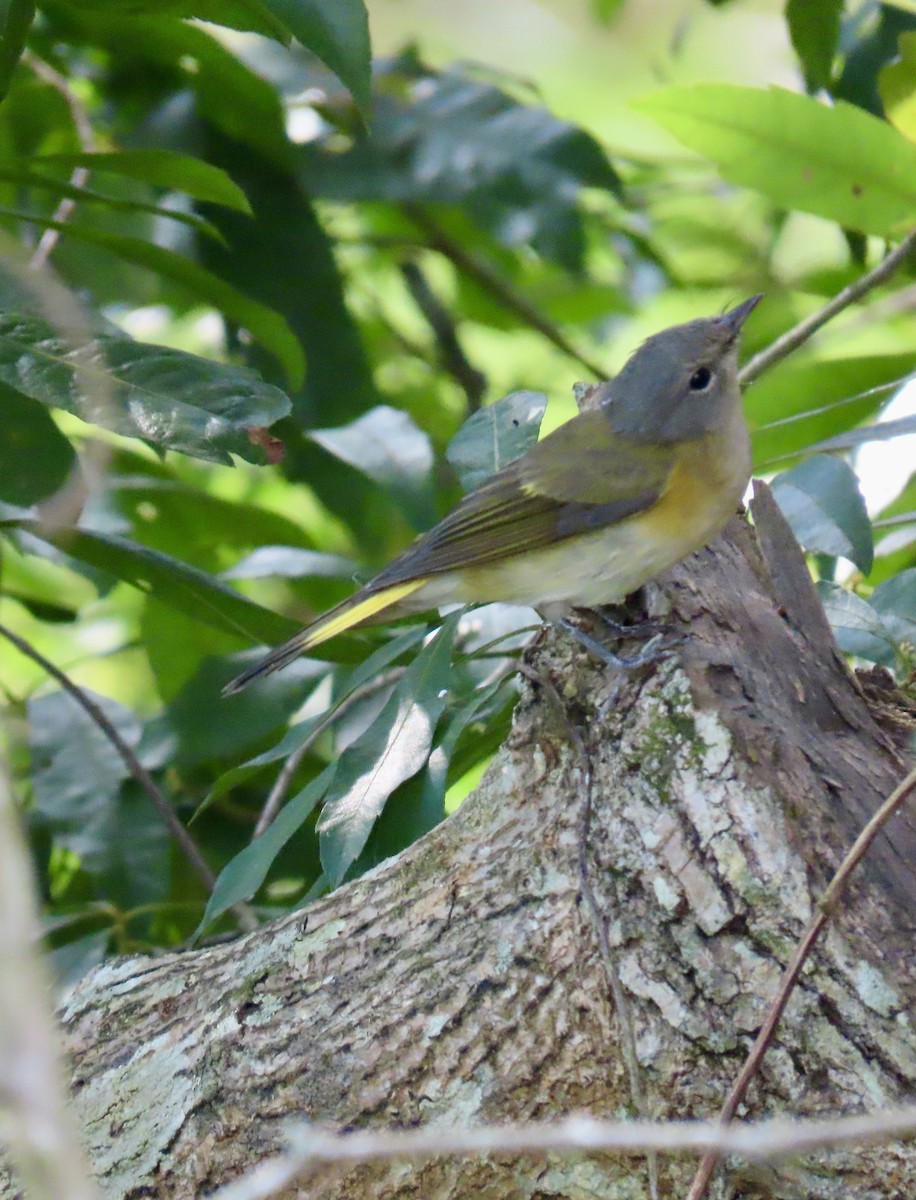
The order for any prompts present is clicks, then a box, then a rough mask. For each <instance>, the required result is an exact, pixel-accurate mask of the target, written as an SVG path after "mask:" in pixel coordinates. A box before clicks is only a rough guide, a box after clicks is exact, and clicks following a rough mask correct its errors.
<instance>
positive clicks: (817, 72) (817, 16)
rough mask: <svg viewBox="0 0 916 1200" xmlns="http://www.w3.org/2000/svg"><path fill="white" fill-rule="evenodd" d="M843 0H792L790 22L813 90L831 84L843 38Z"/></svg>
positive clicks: (794, 44)
mask: <svg viewBox="0 0 916 1200" xmlns="http://www.w3.org/2000/svg"><path fill="white" fill-rule="evenodd" d="M842 15H843V0H788V3H787V4H786V22H787V24H788V26H789V36H790V37H791V39H792V45H793V47H794V48H795V53H796V54H797V55H798V57H799V60H800V61H801V64H802V67H803V69H804V73H805V83H806V85H807V87H808V90H809V91H812V92H816V91H818V90H819V89H820V88H825V87H827V86H828V84H829V83H830V77H831V75H832V72H833V60H834V57H835V55H836V50H837V43H838V41H839V38H840V17H841V16H842Z"/></svg>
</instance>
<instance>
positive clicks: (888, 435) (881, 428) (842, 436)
mask: <svg viewBox="0 0 916 1200" xmlns="http://www.w3.org/2000/svg"><path fill="white" fill-rule="evenodd" d="M910 433H916V413H913V414H912V415H911V416H909V417H898V418H897V419H896V420H894V421H876V422H875V424H874V425H866V426H865V427H864V428H862V429H849V430H847V431H846V433H838V434H837V435H836V437H831V438H825V439H824V441H822V442H816V443H815V444H814V445H813V446H811V447H809V449H810V450H812V451H821V450H851V449H852V448H853V447H854V446H863V445H864V444H865V443H866V442H887V441H890V440H891V439H892V438H896V437H904V436H906V435H907V434H910Z"/></svg>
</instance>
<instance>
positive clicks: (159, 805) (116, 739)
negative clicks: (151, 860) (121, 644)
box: [0, 625, 258, 932]
mask: <svg viewBox="0 0 916 1200" xmlns="http://www.w3.org/2000/svg"><path fill="white" fill-rule="evenodd" d="M0 636H2V637H5V638H6V640H7V641H8V642H12V644H13V645H14V646H15V647H16V649H17V650H19V651H20V652H21V653H22V654H24V655H25V656H26V658H30V659H31V660H32V661H33V662H36V663H38V665H39V666H40V667H41V668H42V670H44V671H46V672H47V674H48V675H50V676H51V678H52V679H56V680H57V682H58V683H59V684H60V686H61V687H62V688H63V689H64V691H65V692H66V693H67V694H68V695H69V696H72V697H73V699H74V700H75V701H76V703H77V704H78V705H79V706H80V708H82V709H83V711H84V712H85V713H86V714H87V715H88V716H89V717H90V719H91V720H92V721H94V722H95V724H96V725H97V726H98V728H99V729H100V730H101V731H102V733H103V734H104V735H105V737H106V738H107V739H108V740H109V742H110V743H111V744H112V746H114V748H115V750H116V751H117V752H118V754H119V755H120V757H121V760H122V762H123V763H124V765H125V766H126V767H127V769H128V771H129V772H130V774H131V777H132V778H133V779H134V780H135V781H136V782H137V783H138V784H139V785H140V787H141V788H142V789H143V791H144V792H145V793H146V795H147V797H148V799H149V800H150V802H151V803H152V805H153V807H154V808H155V810H156V812H157V813H158V814H159V816H160V817H161V818H162V821H163V822H164V824H165V826H166V828H167V829H168V831H169V833H170V834H171V836H172V838H173V839H174V841H175V843H176V845H177V846H178V847H179V849H180V850H181V852H182V853H183V854H184V856H185V858H186V859H187V860H188V862H189V863H190V864H191V866H192V867H193V869H194V871H195V872H196V874H197V876H198V878H199V879H200V881H201V882H202V883H203V885H204V887H205V888H206V889H207V893H208V894H209V893H211V892H212V891H213V887H214V885H215V883H216V876H215V875H214V874H213V872H212V871H211V870H210V868H209V866H208V865H207V863H206V861H205V859H204V857H203V855H202V854H201V852H200V850H198V848H197V844H196V843H195V841H194V839H193V838H192V837H191V835H190V834H189V833H188V831H187V829H185V827H184V825H182V823H181V822H180V821H179V820H178V817H177V816H176V815H175V811H174V809H173V808H172V806H171V804H169V802H168V800H167V799H166V798H165V796H164V795H163V794H162V792H161V791H160V789H159V788H158V786H157V785H156V782H155V780H154V779H153V777H152V775H150V773H149V771H147V769H146V767H144V766H143V764H142V763H141V762H140V760H139V758H137V756H136V754H134V752H133V750H131V748H130V746H128V744H127V742H125V741H124V739H123V738H122V737H121V735H120V733H118V731H117V729H116V728H115V727H114V725H113V724H112V723H111V721H109V719H108V717H106V716H105V714H104V712H102V710H101V708H99V706H98V705H97V704H96V703H95V701H94V700H92V699H90V697H89V696H88V695H87V694H86V692H85V691H84V690H83V689H82V688H81V687H79V686H78V685H77V684H75V683H74V682H73V680H72V679H71V678H70V677H69V675H65V674H64V672H63V671H62V670H61V669H60V668H59V667H56V666H55V665H54V663H52V662H51V661H50V660H49V659H47V658H45V656H44V655H43V654H42V653H41V652H40V651H38V650H36V649H35V647H34V646H32V645H31V644H30V643H29V642H27V641H25V640H24V639H23V638H21V637H19V635H18V634H15V633H13V631H12V630H11V629H7V627H6V626H5V625H0ZM232 911H233V912H234V913H235V915H236V917H237V918H238V921H239V924H240V926H241V927H242V928H243V929H244V930H245V931H246V932H250V931H251V930H252V929H256V928H257V925H258V922H257V919H256V918H255V917H254V914H253V913H252V912H251V910H250V909H249V908H248V907H247V905H246V906H244V909H243V908H242V906H236V907H235V908H233V910H232Z"/></svg>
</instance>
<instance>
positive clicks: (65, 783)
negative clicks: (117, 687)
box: [28, 691, 161, 875]
mask: <svg viewBox="0 0 916 1200" xmlns="http://www.w3.org/2000/svg"><path fill="white" fill-rule="evenodd" d="M89 697H90V699H92V700H93V701H94V703H95V704H97V705H98V707H99V708H100V709H101V710H102V712H103V713H104V715H105V717H106V718H107V720H108V721H109V722H110V724H111V725H113V726H114V728H115V729H116V730H117V732H118V733H119V734H120V735H121V738H122V739H123V740H124V741H125V742H126V743H127V745H128V746H131V747H136V745H137V743H138V742H139V740H140V731H141V726H140V721H139V719H138V718H137V716H136V715H135V714H134V713H132V712H131V711H130V710H129V709H127V708H125V707H124V706H123V705H121V704H118V703H117V702H116V701H114V700H111V699H109V698H108V697H106V696H97V695H94V694H92V693H89ZM28 713H29V744H30V747H31V753H32V780H33V788H34V802H33V805H32V808H31V810H30V813H31V814H32V817H33V819H34V818H37V819H39V820H40V821H41V822H43V823H44V824H45V825H46V826H47V827H48V828H49V829H50V830H51V834H52V836H53V838H54V840H55V842H57V843H58V844H59V845H61V846H63V847H65V848H66V849H68V850H70V851H72V853H73V854H75V855H76V856H77V857H78V858H79V860H80V863H81V865H82V867H83V869H84V870H85V871H86V872H87V873H88V874H90V875H102V874H105V873H110V872H112V871H113V870H115V869H116V868H117V866H118V865H119V864H120V865H121V866H122V867H123V866H124V854H125V851H127V852H128V853H129V850H130V848H133V849H134V850H136V851H137V852H138V853H139V852H140V843H141V842H142V843H147V842H148V840H149V838H150V836H151V830H150V823H149V822H148V821H147V820H146V817H147V816H148V810H149V809H150V807H151V806H150V803H149V800H148V799H147V798H146V797H144V803H145V806H146V807H145V809H144V810H143V811H142V812H141V811H140V810H139V808H138V806H137V805H136V804H134V803H130V804H129V805H127V809H129V811H130V814H131V816H132V817H133V818H134V819H135V824H136V828H135V829H134V830H132V829H131V828H130V827H129V826H127V825H126V824H125V816H126V815H127V809H126V808H125V806H124V804H122V800H121V786H122V784H123V782H124V781H125V780H126V779H127V778H129V775H130V772H129V770H128V768H127V766H126V765H125V763H124V761H123V759H122V758H121V755H120V754H119V753H118V751H117V750H116V749H115V748H114V746H113V745H112V744H111V742H110V741H109V739H108V737H107V736H106V734H105V733H103V732H102V730H101V729H100V728H99V726H98V725H97V724H96V722H95V721H94V720H93V719H92V717H90V716H89V714H88V713H87V712H86V711H85V710H84V709H83V708H82V707H81V706H80V705H79V704H77V703H76V701H75V700H74V699H73V697H72V696H70V695H68V694H67V693H66V692H62V691H58V692H52V693H51V694H50V695H47V696H41V697H39V698H38V699H37V700H32V701H30V702H29V709H28ZM137 818H139V819H137ZM153 824H154V825H155V826H156V827H161V822H160V821H159V818H158V817H157V818H156V819H155V821H154V822H153ZM153 841H154V842H155V841H157V838H156V837H155V836H154V837H153ZM160 848H161V846H160Z"/></svg>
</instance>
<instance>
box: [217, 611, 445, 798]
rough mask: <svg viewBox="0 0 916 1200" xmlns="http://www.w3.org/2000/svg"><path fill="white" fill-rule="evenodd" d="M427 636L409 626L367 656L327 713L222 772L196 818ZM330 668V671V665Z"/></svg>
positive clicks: (284, 754)
mask: <svg viewBox="0 0 916 1200" xmlns="http://www.w3.org/2000/svg"><path fill="white" fill-rule="evenodd" d="M425 636H426V627H425V626H424V627H422V628H417V629H409V630H408V631H407V632H406V633H402V634H401V635H400V637H397V638H393V639H392V640H391V641H390V642H386V643H385V645H383V646H380V647H379V648H378V650H376V651H375V652H374V653H373V654H370V655H369V657H368V658H366V659H365V660H364V661H363V662H362V663H360V665H359V666H358V667H356V669H355V670H354V671H352V672H351V673H350V674H349V675H348V676H347V677H346V680H345V682H344V684H343V685H342V687H341V688H340V690H339V691H338V692H337V694H336V695H335V697H334V702H333V704H332V705H331V708H330V709H329V710H328V712H322V713H317V714H316V715H315V716H313V717H308V718H306V719H305V720H303V721H299V722H298V723H297V724H295V725H293V726H292V728H291V729H288V730H287V731H286V733H285V734H284V735H283V737H282V738H281V739H280V741H279V742H278V743H277V744H276V745H275V746H272V747H271V748H270V749H269V750H264V751H263V752H262V753H261V754H258V755H256V756H255V757H254V758H250V759H248V761H247V762H244V763H241V764H240V765H239V766H237V767H232V768H230V770H228V771H226V772H225V773H224V774H222V775H221V776H220V777H219V779H217V781H216V783H215V784H214V785H213V787H212V788H211V790H210V792H209V793H208V795H207V796H206V797H205V799H204V800H203V801H202V802H201V804H200V806H199V808H198V809H197V811H196V812H195V814H194V819H195V820H196V819H197V817H198V816H200V814H201V813H202V812H203V811H204V810H205V809H206V808H208V807H209V806H210V805H211V804H212V803H213V801H214V800H217V799H219V797H220V796H224V795H225V794H226V792H229V791H231V790H232V789H233V788H234V787H236V786H237V785H238V784H240V783H244V782H245V781H246V780H248V779H250V778H251V777H252V776H253V775H256V774H257V773H258V771H260V770H261V769H262V767H265V766H269V765H270V763H274V762H278V761H279V760H280V759H283V758H289V756H290V755H291V754H294V753H295V752H296V751H297V750H298V749H299V747H300V746H301V745H302V743H303V742H304V741H305V740H306V739H307V738H310V737H311V736H312V734H313V733H314V731H315V729H316V727H317V726H318V725H319V724H320V723H321V722H322V721H324V720H326V718H327V717H328V716H329V715H330V713H331V712H333V710H334V709H336V708H337V707H338V706H339V705H341V704H342V703H343V702H344V701H345V700H346V699H347V697H348V696H350V695H352V693H353V692H355V691H356V689H357V688H359V687H362V685H363V684H364V683H367V682H368V681H369V680H370V679H372V678H374V676H376V675H378V674H379V673H380V672H381V671H384V670H385V668H386V667H388V666H390V665H391V663H393V662H394V661H395V660H396V659H398V658H400V657H401V655H402V654H406V653H407V651H408V650H411V649H412V648H413V647H414V646H415V645H417V643H418V642H420V641H422V640H423V638H424V637H425ZM244 661H245V660H244V659H239V658H236V659H235V660H234V665H233V671H234V672H235V673H237V672H238V667H239V663H240V662H244ZM328 669H329V670H330V669H331V668H328ZM243 694H244V693H243Z"/></svg>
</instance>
